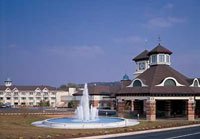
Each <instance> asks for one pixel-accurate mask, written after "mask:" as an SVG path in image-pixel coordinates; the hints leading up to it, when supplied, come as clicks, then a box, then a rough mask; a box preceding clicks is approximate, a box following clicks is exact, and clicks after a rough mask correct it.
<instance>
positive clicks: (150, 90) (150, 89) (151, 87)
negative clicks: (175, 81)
mask: <svg viewBox="0 0 200 139" xmlns="http://www.w3.org/2000/svg"><path fill="white" fill-rule="evenodd" d="M155 68H156V69H155V71H154V73H153V78H152V84H151V86H150V88H149V93H150V94H151V92H152V90H153V88H154V87H155V85H154V82H155V81H154V79H155V73H156V71H157V70H158V68H157V66H155Z"/></svg>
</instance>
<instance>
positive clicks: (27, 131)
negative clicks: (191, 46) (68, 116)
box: [0, 115, 200, 139]
mask: <svg viewBox="0 0 200 139" xmlns="http://www.w3.org/2000/svg"><path fill="white" fill-rule="evenodd" d="M47 118H50V117H49V116H45V115H20V116H0V138H1V139H47V138H51V139H65V138H72V137H82V136H92V135H105V134H113V133H121V132H133V131H139V130H149V129H156V128H163V127H174V126H182V125H188V124H197V123H200V121H193V122H189V121H186V120H162V121H156V122H148V121H141V123H140V124H139V125H136V126H133V127H126V128H115V129H98V130H96V129H90V130H86V129H84V130H69V129H51V128H39V127H34V126H32V125H31V123H32V122H34V121H39V120H43V119H47Z"/></svg>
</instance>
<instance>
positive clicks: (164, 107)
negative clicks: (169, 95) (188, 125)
mask: <svg viewBox="0 0 200 139" xmlns="http://www.w3.org/2000/svg"><path fill="white" fill-rule="evenodd" d="M186 116H187V101H186V100H156V117H157V118H177V117H185V118H186Z"/></svg>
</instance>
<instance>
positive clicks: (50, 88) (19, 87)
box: [0, 85, 56, 91]
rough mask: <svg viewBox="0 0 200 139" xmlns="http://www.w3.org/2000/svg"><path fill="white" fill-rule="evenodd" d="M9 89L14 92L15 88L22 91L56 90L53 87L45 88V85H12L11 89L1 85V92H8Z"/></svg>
mask: <svg viewBox="0 0 200 139" xmlns="http://www.w3.org/2000/svg"><path fill="white" fill-rule="evenodd" d="M7 88H9V89H11V90H13V89H14V88H17V89H18V90H20V91H34V90H36V89H37V88H39V89H41V90H43V89H44V88H47V89H48V90H56V88H55V87H51V86H45V85H38V86H20V85H12V86H9V87H6V86H4V85H0V90H6V89H7Z"/></svg>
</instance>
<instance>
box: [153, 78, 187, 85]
mask: <svg viewBox="0 0 200 139" xmlns="http://www.w3.org/2000/svg"><path fill="white" fill-rule="evenodd" d="M156 86H185V85H183V84H180V83H179V82H178V81H177V80H176V79H175V78H173V77H167V78H165V79H164V80H163V81H162V82H161V83H160V84H158V85H156Z"/></svg>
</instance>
